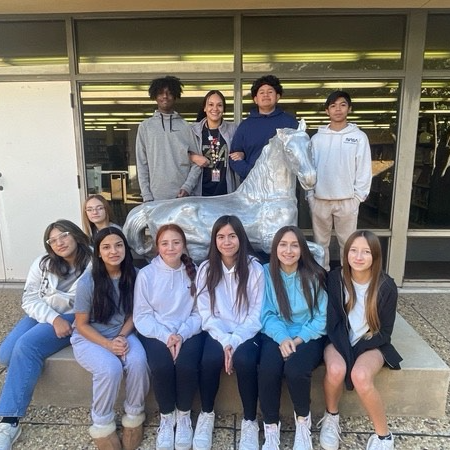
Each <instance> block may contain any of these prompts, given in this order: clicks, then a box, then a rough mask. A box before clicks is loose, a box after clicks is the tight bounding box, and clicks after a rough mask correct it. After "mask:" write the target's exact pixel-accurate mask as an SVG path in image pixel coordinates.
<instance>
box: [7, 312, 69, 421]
mask: <svg viewBox="0 0 450 450" xmlns="http://www.w3.org/2000/svg"><path fill="white" fill-rule="evenodd" d="M61 317H62V318H63V319H65V320H67V321H68V322H70V323H72V322H73V321H74V319H75V315H74V314H61ZM68 345H70V337H66V338H62V339H60V338H58V337H57V336H56V333H55V330H54V328H53V326H52V325H50V324H48V323H39V322H37V321H36V320H34V319H32V318H31V317H29V316H25V317H23V318H22V319H21V320H20V321H19V322H18V323H17V325H16V326H15V327H14V328H13V329H12V331H11V332H10V333H9V334H8V336H6V338H5V340H4V341H3V343H2V344H1V346H0V363H1V364H3V365H5V366H8V371H7V373H6V379H5V384H4V385H3V390H2V393H1V396H0V416H7V417H23V416H24V415H25V413H26V411H27V408H28V405H29V404H30V401H31V397H32V396H33V391H34V388H35V386H36V384H37V381H38V379H39V376H40V375H41V372H42V369H43V367H44V363H45V359H46V358H48V357H49V356H50V355H53V354H54V353H56V352H58V351H59V350H61V349H63V348H64V347H67V346H68Z"/></svg>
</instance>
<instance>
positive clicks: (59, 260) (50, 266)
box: [39, 219, 92, 278]
mask: <svg viewBox="0 0 450 450" xmlns="http://www.w3.org/2000/svg"><path fill="white" fill-rule="evenodd" d="M55 228H56V229H57V230H59V231H61V233H64V232H65V231H68V232H69V233H70V235H71V236H72V237H73V238H74V239H75V241H76V243H77V254H76V256H75V273H76V274H77V276H79V275H81V274H82V273H83V272H84V270H85V269H86V267H87V265H88V264H89V263H90V261H91V257H92V250H91V248H90V247H89V238H88V237H87V236H86V235H85V234H84V233H83V231H82V230H81V228H80V227H78V226H77V225H75V224H74V223H73V222H71V221H70V220H65V219H59V220H57V221H56V222H52V223H51V224H50V225H49V226H48V227H47V228H46V229H45V231H44V247H45V250H46V252H47V254H46V255H44V256H43V257H42V259H41V262H40V264H39V267H40V269H41V270H45V269H47V270H48V271H49V272H51V273H53V274H55V275H56V276H58V277H59V278H64V277H66V276H67V275H68V273H69V272H70V264H69V263H68V262H67V261H66V260H65V259H64V258H63V257H62V256H58V255H57V254H56V253H55V252H54V251H53V249H52V247H51V245H49V244H47V241H48V239H49V238H50V233H51V232H52V230H53V229H55Z"/></svg>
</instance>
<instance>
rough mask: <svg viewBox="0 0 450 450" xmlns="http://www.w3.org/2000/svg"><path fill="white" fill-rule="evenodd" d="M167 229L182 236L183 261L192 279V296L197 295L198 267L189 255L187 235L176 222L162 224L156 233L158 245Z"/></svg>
mask: <svg viewBox="0 0 450 450" xmlns="http://www.w3.org/2000/svg"><path fill="white" fill-rule="evenodd" d="M166 231H173V232H175V233H178V234H179V235H180V236H181V240H182V241H183V247H184V250H185V252H184V253H183V254H182V255H181V258H180V259H181V262H182V263H183V264H184V266H185V267H186V274H187V276H188V277H189V279H190V280H191V288H190V291H191V296H194V295H195V291H196V287H195V276H196V275H197V268H196V267H195V264H194V261H192V258H191V257H190V256H189V254H188V251H187V242H186V235H185V234H184V231H183V229H182V228H181V227H180V226H178V225H176V224H175V223H167V224H165V225H162V226H160V227H159V229H158V232H157V233H156V237H155V242H156V246H157V247H158V243H159V240H160V239H161V236H162V234H163V233H164V232H166Z"/></svg>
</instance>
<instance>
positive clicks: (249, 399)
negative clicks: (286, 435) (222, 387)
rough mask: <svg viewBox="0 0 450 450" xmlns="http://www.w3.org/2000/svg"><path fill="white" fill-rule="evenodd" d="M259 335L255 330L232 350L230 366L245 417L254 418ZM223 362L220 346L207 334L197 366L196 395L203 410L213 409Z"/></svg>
mask: <svg viewBox="0 0 450 450" xmlns="http://www.w3.org/2000/svg"><path fill="white" fill-rule="evenodd" d="M260 336H261V335H260V334H259V333H258V334H257V335H256V336H254V337H253V338H252V339H249V340H247V341H245V342H243V343H242V344H241V345H239V346H238V347H237V348H236V349H235V351H234V353H233V367H234V371H235V372H236V376H237V382H238V389H239V395H240V396H241V401H242V406H243V408H244V418H245V419H246V420H255V419H256V407H257V402H258V362H259V350H260ZM224 361H225V357H224V351H223V347H222V345H221V344H220V342H219V341H216V340H215V339H213V338H212V337H211V336H210V335H209V334H208V333H207V334H206V338H205V346H204V349H203V358H202V362H201V368H200V396H201V400H202V410H203V411H204V412H211V411H213V410H214V401H215V399H216V395H217V391H218V390H219V384H220V375H221V372H222V369H223V367H224Z"/></svg>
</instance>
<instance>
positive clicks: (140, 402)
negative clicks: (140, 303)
mask: <svg viewBox="0 0 450 450" xmlns="http://www.w3.org/2000/svg"><path fill="white" fill-rule="evenodd" d="M127 339H128V345H129V352H128V353H127V355H126V358H125V361H122V359H120V358H119V357H117V356H116V355H114V354H113V353H111V352H110V351H109V350H107V349H106V348H104V347H102V346H101V345H98V344H94V343H93V342H92V341H89V340H88V339H86V338H84V337H83V336H80V335H77V336H76V338H74V339H72V341H73V342H72V346H73V353H74V355H75V358H76V360H77V361H78V363H79V364H80V365H81V366H82V367H84V368H85V369H86V370H87V371H88V372H90V373H91V374H92V397H93V398H92V411H91V416H92V421H93V422H94V425H106V424H108V423H111V422H112V421H113V420H114V403H115V402H116V400H117V396H118V394H119V389H120V384H121V381H122V377H123V372H124V371H125V373H126V382H125V403H124V409H125V412H126V413H128V414H132V415H138V414H141V413H142V412H143V411H144V406H145V397H146V396H147V393H148V390H149V387H150V381H149V369H148V365H147V356H146V354H145V350H144V348H143V347H142V344H141V343H140V341H139V339H138V338H137V337H136V336H135V335H134V334H131V335H129V336H128V337H127Z"/></svg>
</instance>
